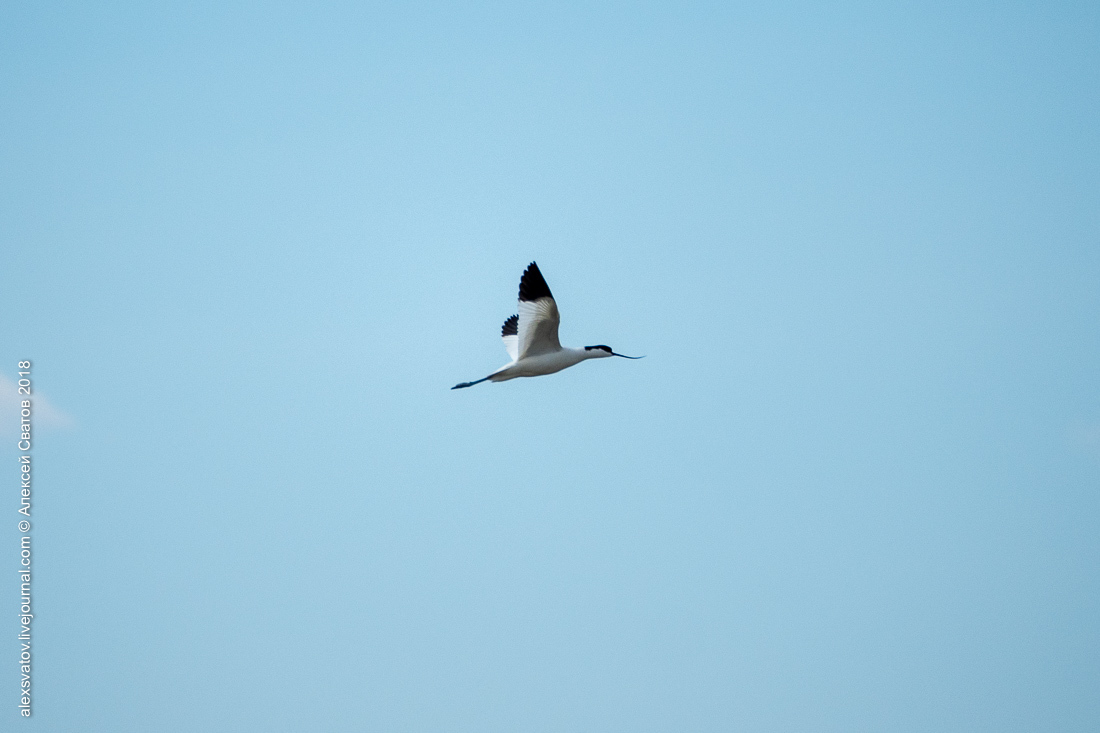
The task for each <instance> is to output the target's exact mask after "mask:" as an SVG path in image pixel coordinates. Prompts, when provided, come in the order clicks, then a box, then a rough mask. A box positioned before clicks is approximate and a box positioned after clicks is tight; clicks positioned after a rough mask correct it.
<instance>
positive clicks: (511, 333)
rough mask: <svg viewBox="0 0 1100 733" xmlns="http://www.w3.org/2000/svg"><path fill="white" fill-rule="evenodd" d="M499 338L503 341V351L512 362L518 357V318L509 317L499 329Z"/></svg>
mask: <svg viewBox="0 0 1100 733" xmlns="http://www.w3.org/2000/svg"><path fill="white" fill-rule="evenodd" d="M500 337H501V338H502V339H504V349H505V351H507V352H508V356H510V357H512V361H515V360H516V357H517V356H518V355H519V316H511V317H509V318H508V320H507V321H505V322H504V325H503V326H502V327H501V329H500Z"/></svg>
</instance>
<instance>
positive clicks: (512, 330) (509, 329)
mask: <svg viewBox="0 0 1100 733" xmlns="http://www.w3.org/2000/svg"><path fill="white" fill-rule="evenodd" d="M500 335H501V337H502V338H503V337H504V336H518V335H519V316H510V317H509V318H508V320H507V321H505V322H504V325H503V326H501V328H500Z"/></svg>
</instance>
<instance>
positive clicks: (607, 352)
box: [584, 344, 645, 359]
mask: <svg viewBox="0 0 1100 733" xmlns="http://www.w3.org/2000/svg"><path fill="white" fill-rule="evenodd" d="M584 350H585V353H586V354H587V356H588V358H589V359H603V358H605V357H608V356H621V357H622V358H624V359H644V358H645V357H643V356H626V355H625V354H616V353H615V352H614V351H612V350H611V347H610V346H604V345H603V344H598V345H596V346H585V347H584Z"/></svg>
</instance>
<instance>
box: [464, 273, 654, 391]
mask: <svg viewBox="0 0 1100 733" xmlns="http://www.w3.org/2000/svg"><path fill="white" fill-rule="evenodd" d="M558 321H559V318H558V305H557V303H555V302H554V296H553V295H551V294H550V287H549V286H548V285H547V284H546V280H545V279H544V278H543V276H542V273H541V272H539V266H538V265H536V264H535V263H534V262H532V263H531V264H530V265H528V266H527V269H526V270H524V271H523V277H521V278H520V280H519V314H518V315H514V316H512V317H511V318H509V319H508V320H507V321H505V322H504V327H503V328H501V330H500V335H501V338H503V339H504V348H505V349H507V351H508V356H510V357H512V361H511V362H510V363H508V364H505V365H504V366H502V367H501V368H500V369H497V370H496V371H495V372H493V373H492V374H490V375H489V376H487V377H485V378H484V379H478V380H476V381H473V382H463V383H462V384H456V385H455V386H453V387H451V389H462V388H463V387H472V386H474V385H475V384H481V383H482V382H485V381H489V382H503V381H505V380H508V379H515V378H516V377H540V376H542V375H543V374H553V373H554V372H560V371H561V370H562V369H565V368H567V367H571V366H573V365H574V364H580V363H581V362H582V361H584V360H585V359H602V358H604V357H608V356H621V357H622V358H624V359H641V358H643V357H641V356H626V355H624V354H616V353H615V352H614V351H612V350H611V347H610V346H604V345H603V344H600V345H598V346H585V347H584V348H583V349H570V348H567V347H563V346H562V345H561V344H560V343H558Z"/></svg>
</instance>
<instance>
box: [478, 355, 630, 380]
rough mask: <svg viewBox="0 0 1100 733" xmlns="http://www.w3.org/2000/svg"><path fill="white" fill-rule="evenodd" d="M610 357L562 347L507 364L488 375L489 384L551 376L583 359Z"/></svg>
mask: <svg viewBox="0 0 1100 733" xmlns="http://www.w3.org/2000/svg"><path fill="white" fill-rule="evenodd" d="M605 356H611V354H609V353H607V352H606V351H604V350H602V349H593V350H592V351H585V350H584V349H571V348H568V347H563V348H562V349H560V350H558V351H552V352H550V353H549V354H539V355H537V356H528V357H527V358H526V359H519V360H518V361H513V362H509V363H508V364H505V365H504V366H502V367H501V368H500V369H497V370H496V371H495V372H493V373H492V374H490V375H489V381H490V382H503V381H505V380H508V379H515V378H516V377H541V376H542V375H543V374H553V373H554V372H560V371H561V370H562V369H568V368H569V367H571V366H574V365H576V364H580V363H581V362H582V361H584V360H585V359H599V358H602V357H605Z"/></svg>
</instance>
